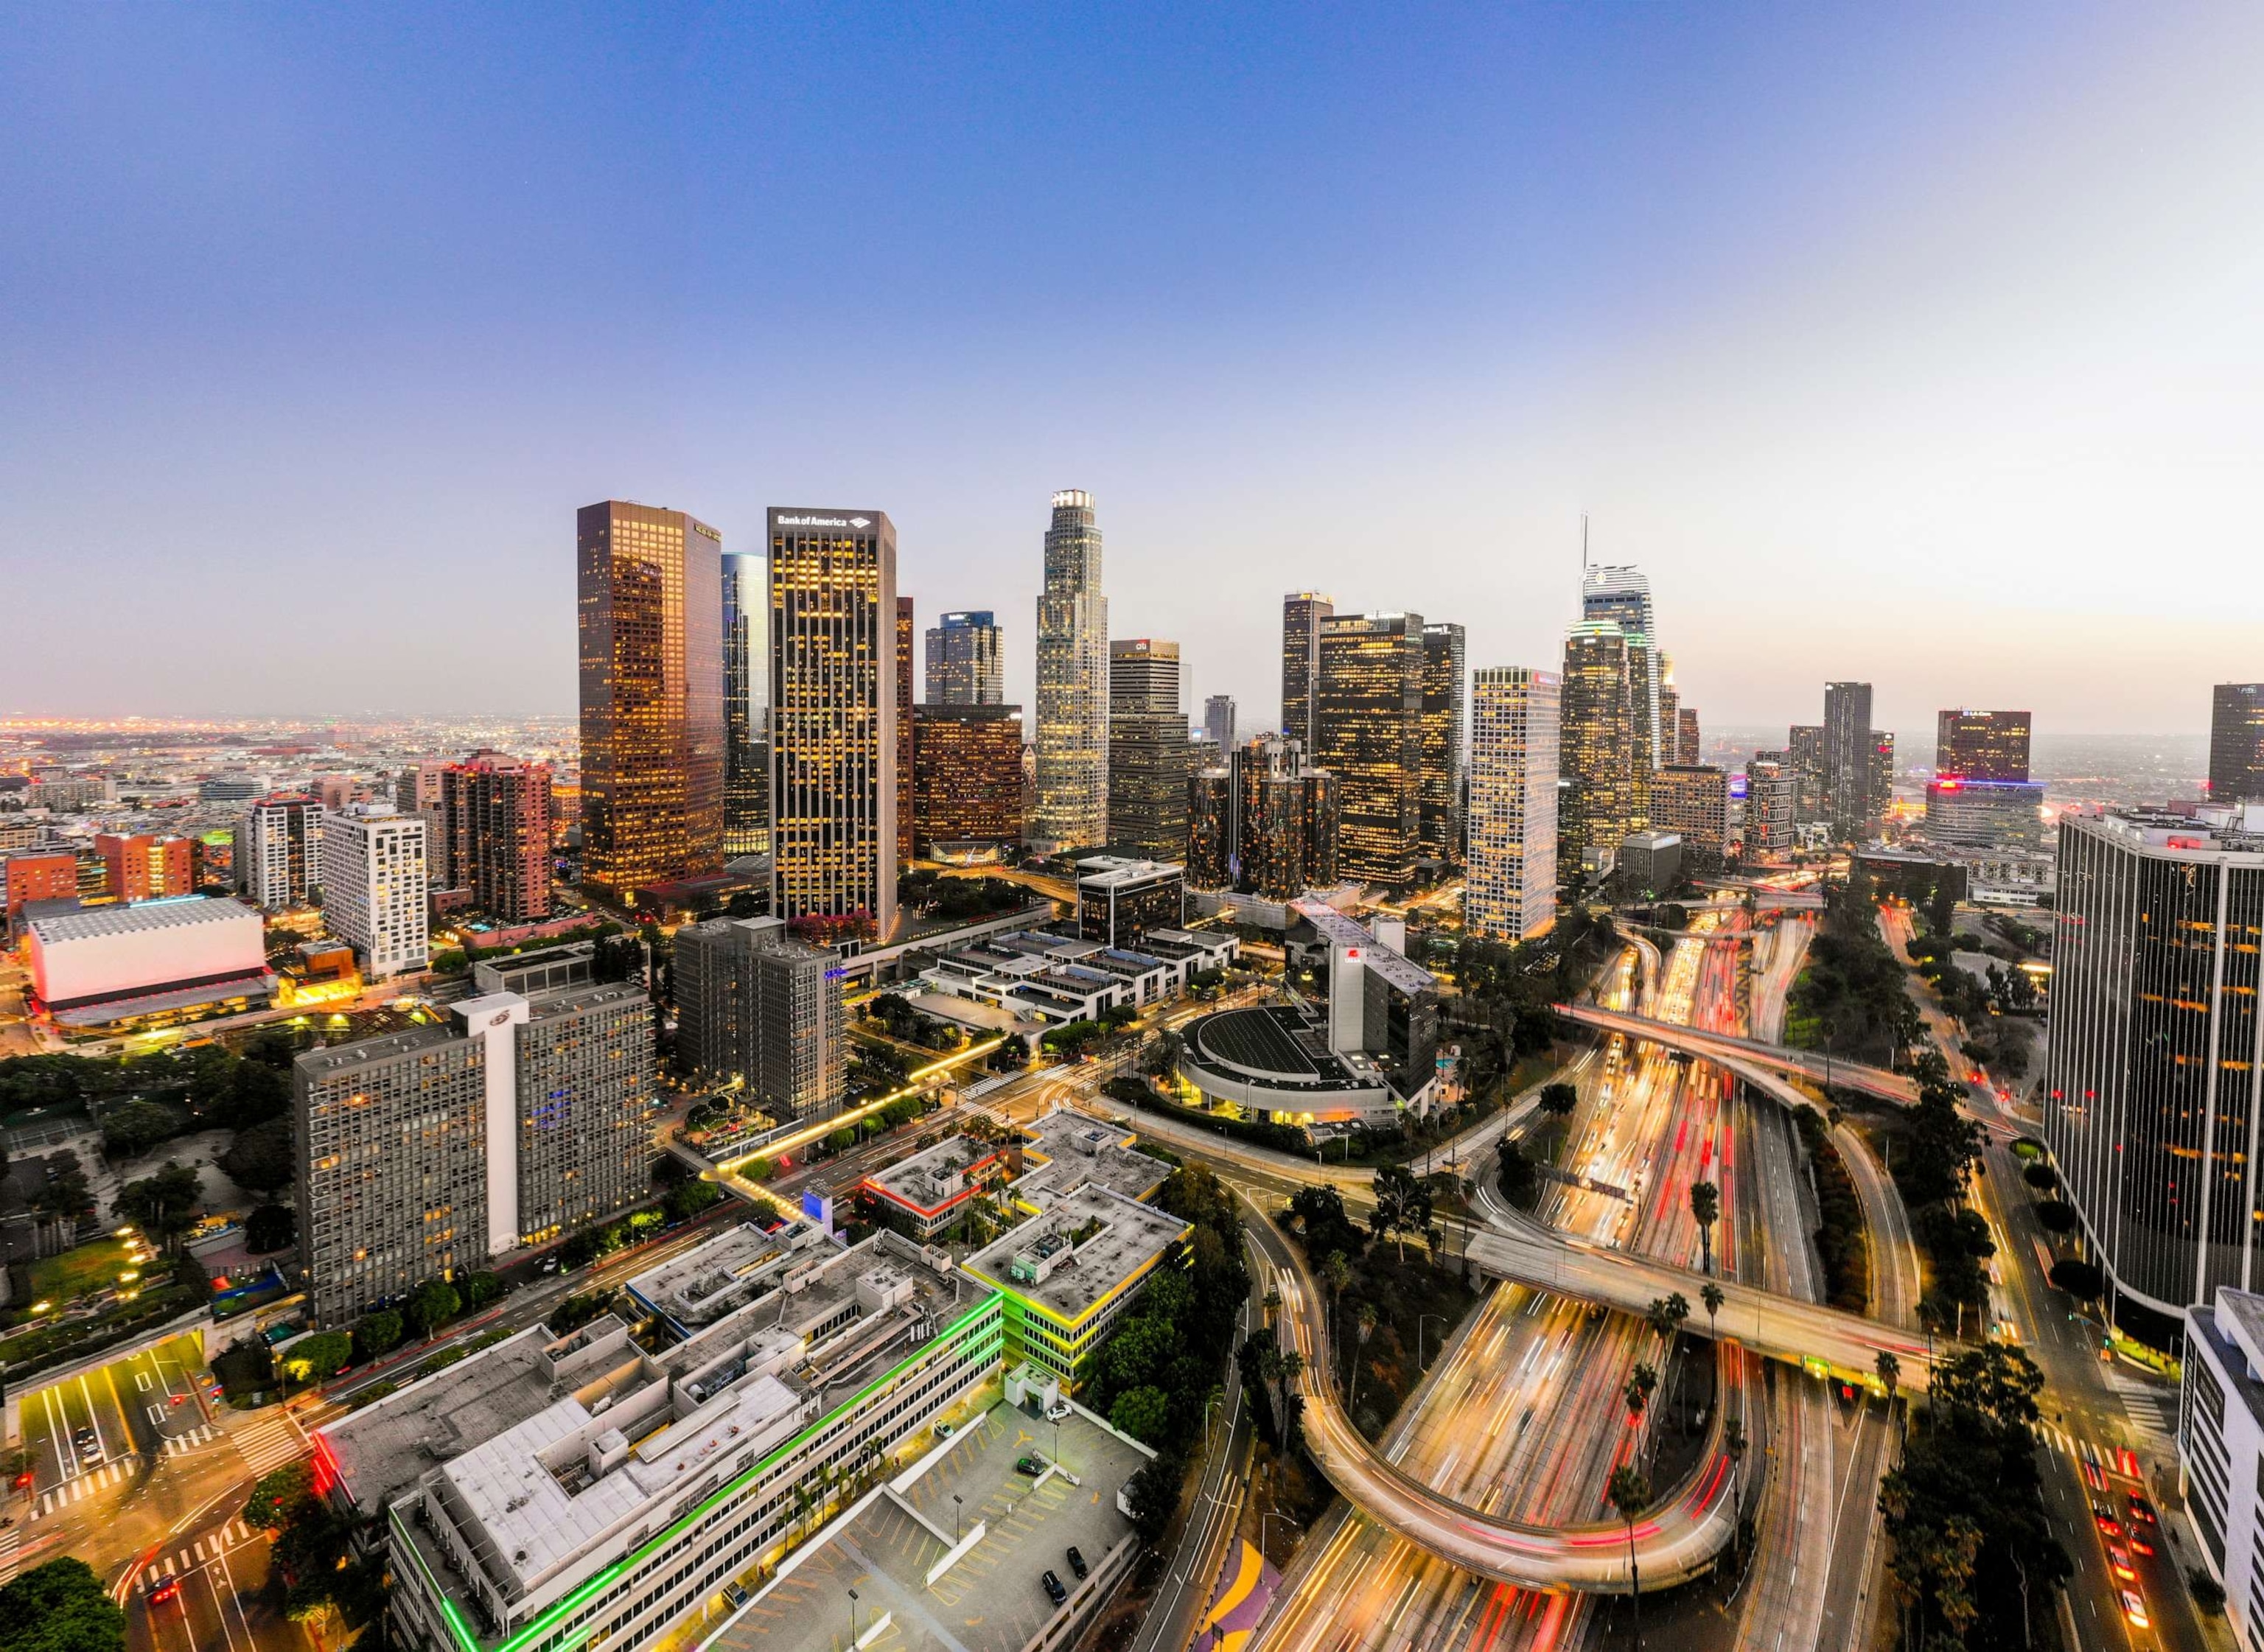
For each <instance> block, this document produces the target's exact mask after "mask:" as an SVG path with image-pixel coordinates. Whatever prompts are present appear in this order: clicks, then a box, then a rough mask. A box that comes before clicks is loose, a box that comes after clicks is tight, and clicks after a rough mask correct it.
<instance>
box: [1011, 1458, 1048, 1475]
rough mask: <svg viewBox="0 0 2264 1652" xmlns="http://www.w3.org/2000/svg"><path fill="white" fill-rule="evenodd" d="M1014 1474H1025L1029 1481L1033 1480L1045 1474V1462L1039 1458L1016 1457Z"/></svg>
mask: <svg viewBox="0 0 2264 1652" xmlns="http://www.w3.org/2000/svg"><path fill="white" fill-rule="evenodd" d="M1014 1472H1015V1473H1016V1474H1027V1475H1029V1477H1030V1478H1031V1479H1033V1480H1035V1479H1036V1478H1037V1477H1038V1476H1039V1475H1040V1474H1043V1473H1045V1472H1046V1465H1045V1460H1044V1459H1043V1458H1039V1457H1017V1458H1016V1459H1014Z"/></svg>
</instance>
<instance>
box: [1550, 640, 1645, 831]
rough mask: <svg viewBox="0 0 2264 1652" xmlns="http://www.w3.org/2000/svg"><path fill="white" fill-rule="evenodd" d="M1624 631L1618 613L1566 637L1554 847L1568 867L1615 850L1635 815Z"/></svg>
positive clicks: (1629, 690) (1628, 679)
mask: <svg viewBox="0 0 2264 1652" xmlns="http://www.w3.org/2000/svg"><path fill="white" fill-rule="evenodd" d="M1633 688H1634V685H1633V684H1632V683H1631V682H1630V677H1629V661H1628V646H1627V636H1626V634H1625V633H1623V632H1622V631H1621V629H1620V627H1619V622H1618V621H1617V620H1581V621H1580V622H1579V623H1578V624H1577V625H1575V626H1573V627H1572V628H1571V630H1570V631H1569V632H1568V633H1566V634H1565V637H1564V678H1563V682H1562V684H1561V686H1560V689H1559V693H1560V695H1561V699H1560V702H1559V703H1560V713H1559V721H1558V728H1559V737H1558V749H1557V765H1558V773H1559V774H1560V775H1561V776H1562V777H1563V779H1564V795H1563V796H1562V798H1561V799H1560V800H1559V807H1558V811H1557V856H1558V858H1559V859H1560V860H1561V861H1562V863H1563V866H1564V870H1565V871H1567V872H1571V871H1576V870H1578V867H1579V866H1580V863H1581V859H1582V857H1583V856H1585V855H1586V854H1587V853H1588V852H1589V851H1592V850H1594V851H1609V852H1611V853H1613V854H1616V853H1617V852H1618V851H1619V846H1620V840H1621V839H1622V838H1623V837H1626V836H1627V835H1628V833H1629V832H1630V831H1633V830H1635V829H1636V822H1635V819H1634V817H1633V807H1634V806H1633V795H1632V794H1633V792H1634V779H1633V770H1634V761H1633V757H1632V756H1631V750H1632V747H1631V742H1632V740H1633V738H1634V727H1635V725H1634V721H1633V719H1632V718H1631V717H1630V716H1629V711H1628V705H1629V699H1630V697H1631V694H1632V692H1633Z"/></svg>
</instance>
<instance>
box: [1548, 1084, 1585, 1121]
mask: <svg viewBox="0 0 2264 1652" xmlns="http://www.w3.org/2000/svg"><path fill="white" fill-rule="evenodd" d="M1578 1105H1580V1092H1579V1091H1578V1090H1577V1089H1575V1088H1574V1087H1573V1086H1571V1084H1568V1083H1564V1081H1563V1080H1561V1079H1559V1080H1557V1081H1555V1082H1553V1083H1546V1084H1543V1085H1542V1086H1541V1111H1542V1112H1545V1113H1547V1114H1548V1115H1549V1117H1550V1118H1552V1119H1562V1118H1564V1117H1567V1116H1568V1115H1569V1114H1570V1113H1571V1111H1572V1109H1573V1108H1575V1107H1577V1106H1578Z"/></svg>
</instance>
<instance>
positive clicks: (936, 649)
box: [927, 608, 1006, 706]
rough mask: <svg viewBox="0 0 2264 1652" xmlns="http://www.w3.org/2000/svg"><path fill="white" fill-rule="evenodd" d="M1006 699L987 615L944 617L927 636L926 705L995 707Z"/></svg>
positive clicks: (994, 628)
mask: <svg viewBox="0 0 2264 1652" xmlns="http://www.w3.org/2000/svg"><path fill="white" fill-rule="evenodd" d="M1005 698H1006V666H1005V656H1004V654H1003V651H1002V649H1001V648H1000V638H999V631H998V622H997V620H994V619H993V618H992V617H991V611H990V610H989V609H987V608H983V609H968V610H964V611H962V612H958V613H947V614H945V615H944V616H943V617H942V619H941V620H939V621H938V622H937V623H936V624H934V625H932V626H930V627H928V632H927V703H928V704H929V705H931V706H996V705H998V704H999V703H1001V702H1002V701H1003V700H1005Z"/></svg>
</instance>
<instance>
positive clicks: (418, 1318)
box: [401, 1279, 464, 1337]
mask: <svg viewBox="0 0 2264 1652" xmlns="http://www.w3.org/2000/svg"><path fill="white" fill-rule="evenodd" d="M463 1311H464V1299H463V1298H462V1297H461V1295H459V1294H458V1293H457V1292H456V1287H455V1286H453V1285H451V1284H449V1283H448V1282H447V1280H446V1279H427V1280H425V1281H424V1284H422V1285H420V1286H417V1288H416V1290H414V1291H413V1292H411V1293H410V1297H409V1301H408V1305H407V1306H406V1307H404V1308H403V1309H402V1310H401V1318H402V1321H403V1323H404V1324H406V1325H407V1326H408V1327H409V1329H410V1333H411V1334H412V1335H415V1336H417V1337H424V1336H429V1335H430V1334H431V1333H432V1332H433V1331H436V1330H439V1328H440V1327H441V1326H443V1325H445V1324H446V1323H447V1322H449V1321H450V1320H452V1319H454V1318H455V1317H456V1315H459V1314H461V1313H462V1312H463Z"/></svg>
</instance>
